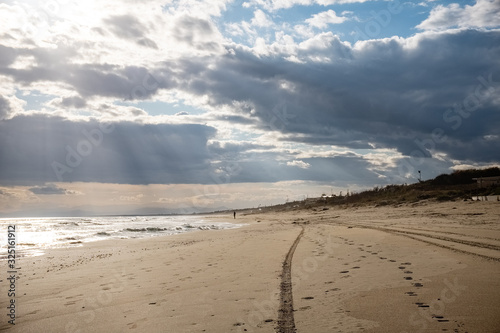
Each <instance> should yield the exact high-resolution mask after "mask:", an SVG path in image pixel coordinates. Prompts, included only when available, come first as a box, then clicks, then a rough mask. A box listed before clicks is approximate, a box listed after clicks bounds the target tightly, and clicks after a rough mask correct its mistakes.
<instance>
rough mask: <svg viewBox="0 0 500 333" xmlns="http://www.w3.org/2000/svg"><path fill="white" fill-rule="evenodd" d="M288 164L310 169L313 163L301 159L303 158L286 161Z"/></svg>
mask: <svg viewBox="0 0 500 333" xmlns="http://www.w3.org/2000/svg"><path fill="white" fill-rule="evenodd" d="M286 165H288V166H294V167H298V168H301V169H309V168H310V167H311V164H309V163H306V162H304V161H301V160H294V161H291V162H286Z"/></svg>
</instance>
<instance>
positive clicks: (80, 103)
mask: <svg viewBox="0 0 500 333" xmlns="http://www.w3.org/2000/svg"><path fill="white" fill-rule="evenodd" d="M86 105H87V102H86V101H85V100H84V99H83V98H81V97H80V96H72V97H65V98H63V99H62V100H61V106H63V107H75V108H78V109H81V108H83V107H85V106H86Z"/></svg>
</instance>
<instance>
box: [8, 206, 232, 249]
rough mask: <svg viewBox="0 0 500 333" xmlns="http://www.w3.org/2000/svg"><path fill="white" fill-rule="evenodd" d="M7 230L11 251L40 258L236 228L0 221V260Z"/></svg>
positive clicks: (180, 221)
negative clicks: (55, 251) (118, 242)
mask: <svg viewBox="0 0 500 333" xmlns="http://www.w3.org/2000/svg"><path fill="white" fill-rule="evenodd" d="M9 226H15V250H16V253H17V254H18V255H19V254H22V255H23V256H38V255H43V254H44V252H45V250H47V249H51V248H67V247H76V246H83V245H84V244H85V243H89V242H96V241H102V240H109V239H130V238H147V237H155V236H162V235H176V234H181V233H186V232H194V231H204V230H220V229H231V228H238V227H240V226H241V224H232V223H226V222H214V221H213V218H211V219H210V221H208V220H206V219H204V218H203V217H202V216H197V215H188V216H184V215H177V216H104V217H49V218H47V217H44V218H3V219H0V259H5V258H6V257H7V247H8V230H9Z"/></svg>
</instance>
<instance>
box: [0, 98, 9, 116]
mask: <svg viewBox="0 0 500 333" xmlns="http://www.w3.org/2000/svg"><path fill="white" fill-rule="evenodd" d="M10 113H11V107H10V103H9V100H8V99H6V98H5V97H3V96H2V95H0V120H3V119H5V118H7V117H8V116H9V114H10Z"/></svg>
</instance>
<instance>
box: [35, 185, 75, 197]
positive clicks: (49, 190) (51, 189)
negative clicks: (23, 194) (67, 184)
mask: <svg viewBox="0 0 500 333" xmlns="http://www.w3.org/2000/svg"><path fill="white" fill-rule="evenodd" d="M29 190H30V191H31V192H32V193H33V194H39V195H53V194H66V192H67V191H66V190H65V189H63V188H60V187H58V186H57V185H55V184H47V185H43V186H35V187H32V188H30V189H29Z"/></svg>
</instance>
